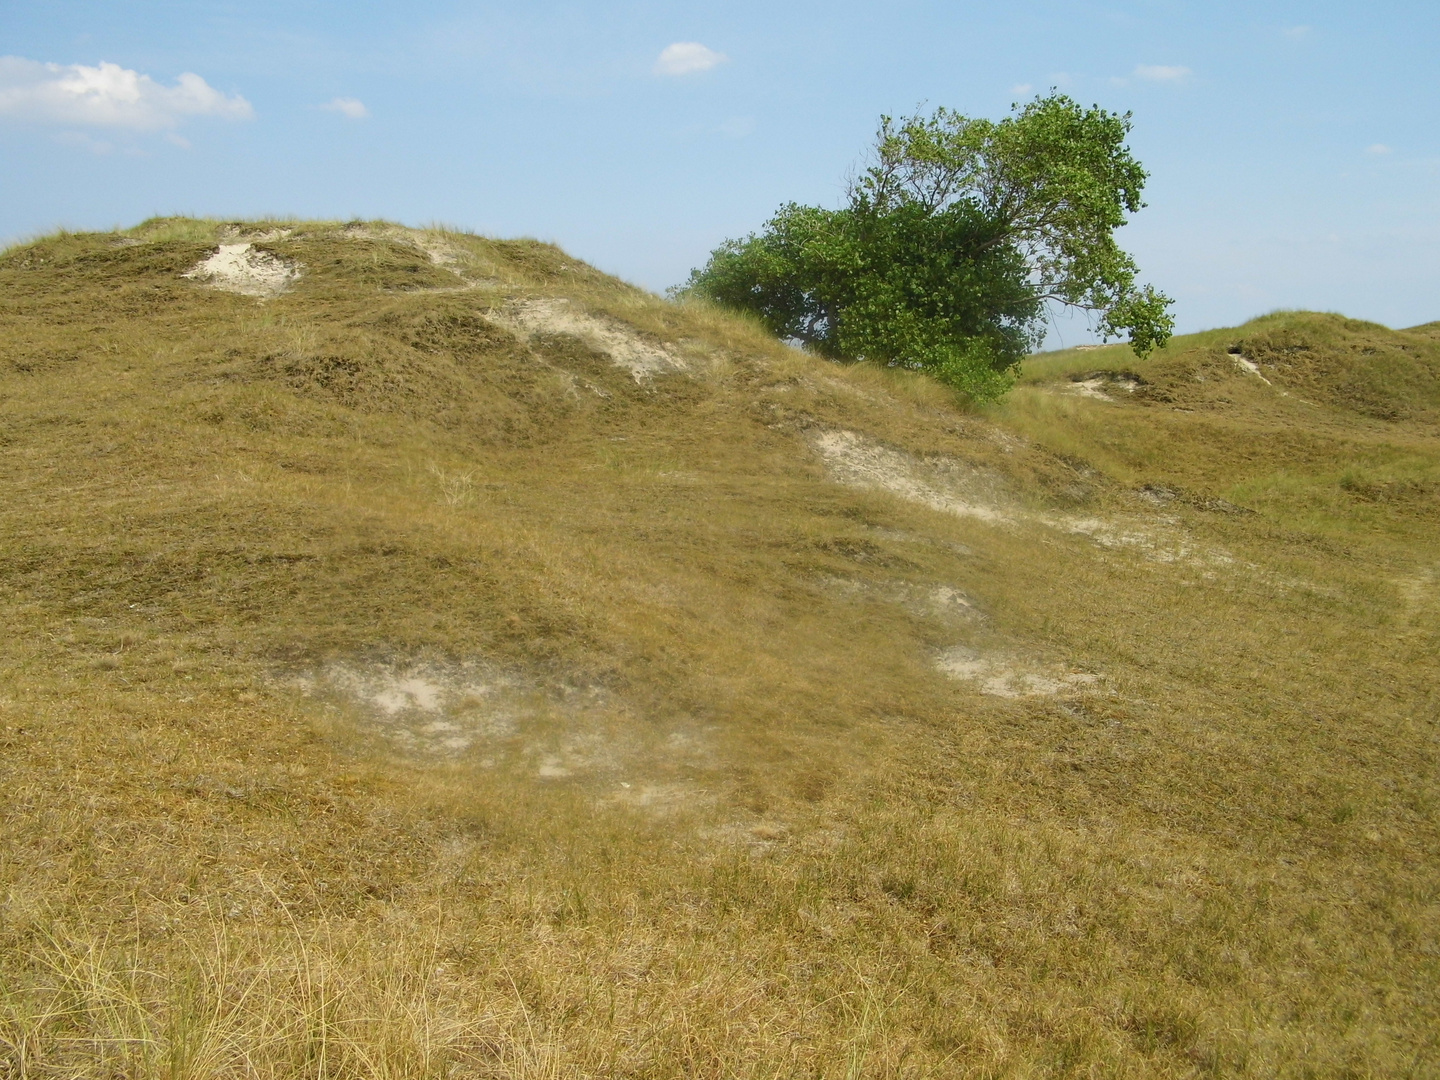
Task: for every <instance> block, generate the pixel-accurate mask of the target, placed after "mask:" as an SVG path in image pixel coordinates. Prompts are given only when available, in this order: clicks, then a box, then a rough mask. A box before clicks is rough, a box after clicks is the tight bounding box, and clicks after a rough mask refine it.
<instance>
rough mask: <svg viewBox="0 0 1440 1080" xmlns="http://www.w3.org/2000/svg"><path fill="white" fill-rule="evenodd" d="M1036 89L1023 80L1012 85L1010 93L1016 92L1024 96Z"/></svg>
mask: <svg viewBox="0 0 1440 1080" xmlns="http://www.w3.org/2000/svg"><path fill="white" fill-rule="evenodd" d="M1034 89H1035V87H1033V86H1031V85H1030V84H1029V83H1028V82H1022V83H1016V84H1015V85H1014V86H1012V87H1010V93H1012V94H1015V95H1017V96H1019V97H1024V96H1025V95H1026V94H1028V93H1030V91H1031V90H1034Z"/></svg>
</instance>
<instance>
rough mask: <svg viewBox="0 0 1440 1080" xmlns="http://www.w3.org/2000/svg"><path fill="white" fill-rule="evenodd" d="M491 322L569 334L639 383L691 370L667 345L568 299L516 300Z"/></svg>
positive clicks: (522, 330)
mask: <svg viewBox="0 0 1440 1080" xmlns="http://www.w3.org/2000/svg"><path fill="white" fill-rule="evenodd" d="M490 318H491V320H492V321H494V322H497V323H499V324H500V325H502V326H505V327H507V328H508V329H511V330H517V331H519V332H520V333H522V334H526V335H534V334H569V335H571V336H573V337H578V338H580V339H581V340H582V341H584V342H585V343H586V344H588V345H590V346H591V347H592V348H594V349H596V350H598V351H600V352H602V353H604V354H605V355H606V356H608V357H610V359H611V360H612V361H613V362H614V363H615V364H616V365H617V366H618V367H622V368H624V369H625V370H627V371H629V372H630V374H631V376H632V377H633V378H634V379H635V381H636V382H637V383H644V382H648V381H649V380H650V379H652V378H654V377H655V376H656V375H670V374H675V373H683V372H686V371H688V369H689V368H688V365H687V364H686V363H685V361H684V360H683V359H681V357H679V356H678V355H676V354H675V352H673V351H672V350H671V349H670V348H669V347H668V346H666V345H663V344H656V343H654V342H650V341H647V340H645V338H643V337H642V336H641V335H640V334H639V333H637V332H636V331H635V330H633V329H631V328H630V327H627V326H625V325H624V324H623V323H620V322H617V321H615V320H612V319H606V318H602V317H600V316H596V315H591V314H590V313H589V312H587V311H584V310H583V309H581V308H578V307H576V306H575V305H574V304H572V303H571V302H570V301H569V300H564V299H549V300H515V301H512V302H511V303H510V304H508V305H507V306H506V307H504V308H503V309H501V310H499V311H495V312H491V314H490Z"/></svg>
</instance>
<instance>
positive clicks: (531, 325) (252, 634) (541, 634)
mask: <svg viewBox="0 0 1440 1080" xmlns="http://www.w3.org/2000/svg"><path fill="white" fill-rule="evenodd" d="M1437 325H1440V324H1428V325H1427V326H1422V327H1416V328H1413V329H1410V330H1406V331H1391V330H1388V329H1386V328H1384V327H1379V326H1376V325H1374V324H1368V323H1361V322H1356V321H1354V320H1349V319H1345V318H1343V317H1340V316H1336V315H1320V314H1314V313H1300V312H1291V313H1277V314H1275V315H1271V316H1266V317H1264V318H1261V319H1258V320H1255V321H1253V322H1251V323H1248V324H1246V325H1244V326H1241V327H1236V328H1232V329H1224V330H1216V331H1210V332H1207V333H1204V334H1198V335H1190V336H1188V337H1180V338H1176V339H1174V340H1173V341H1172V342H1171V343H1170V345H1169V346H1168V347H1167V348H1165V349H1163V350H1159V351H1157V352H1156V353H1154V354H1152V355H1151V356H1150V357H1149V358H1147V359H1146V360H1145V361H1143V362H1142V361H1137V360H1136V359H1135V358H1134V356H1133V355H1132V354H1131V353H1130V352H1129V351H1128V350H1127V349H1124V348H1121V347H1114V348H1102V349H1087V350H1069V351H1064V352H1059V353H1047V354H1043V355H1040V356H1037V357H1033V358H1031V359H1030V360H1029V361H1027V362H1026V365H1025V367H1024V369H1023V372H1022V376H1021V379H1020V383H1019V385H1018V386H1017V387H1016V389H1015V390H1014V392H1013V393H1012V394H1011V395H1010V397H1009V398H1008V399H1007V400H1006V401H1005V402H1003V403H1002V404H1000V405H997V406H994V407H991V408H987V409H984V410H974V409H969V408H966V407H965V406H964V405H963V403H961V402H957V401H956V400H955V398H954V397H953V395H952V394H951V393H950V392H948V391H946V390H945V389H944V388H942V387H940V386H938V385H937V384H935V383H933V382H930V381H928V380H926V379H924V378H922V377H919V376H915V375H911V374H908V373H905V372H900V371H892V370H887V369H880V368H874V367H867V366H865V365H857V366H851V367H842V366H837V365H834V364H831V363H829V362H826V361H823V360H820V359H818V358H815V357H813V356H810V355H808V354H806V353H803V352H799V351H797V350H794V349H790V348H788V347H786V346H784V345H783V344H781V343H779V342H776V341H774V340H773V339H771V338H770V337H769V336H768V335H766V334H765V333H763V332H762V331H761V330H760V329H759V328H758V327H757V326H756V325H754V324H752V323H750V322H747V321H744V320H741V319H738V318H735V317H733V316H731V315H727V314H725V313H724V312H722V311H719V310H717V309H714V308H710V307H706V306H703V305H699V304H674V303H669V302H666V301H664V300H661V299H660V298H657V297H655V296H653V295H650V294H648V293H645V292H643V291H642V290H639V289H636V288H633V287H631V286H628V285H626V284H624V283H622V282H619V281H617V280H615V279H613V278H610V277H607V276H605V275H603V274H601V273H599V272H597V271H596V270H594V269H593V268H591V267H589V266H587V265H585V264H584V263H581V262H579V261H577V260H575V259H572V258H570V257H569V256H567V255H566V254H565V253H563V252H562V251H560V250H559V249H557V248H555V247H553V246H550V245H545V244H541V243H537V242H534V241H527V240H518V241H498V240H491V239H486V238H481V237H476V236H473V235H469V234H464V233H459V232H454V231H446V230H440V229H430V230H411V229H405V228H401V227H399V226H395V225H391V224H387V223H383V222H351V223H338V222H337V223H325V222H287V221H276V222H231V223H224V222H212V221H197V220H189V219H161V220H156V221H152V222H147V223H145V224H143V225H141V226H138V227H136V228H135V229H131V230H127V231H124V232H117V233H107V234H83V235H73V234H61V235H56V236H51V237H46V238H43V239H40V240H37V241H34V242H33V243H29V244H25V245H21V246H18V247H14V248H11V249H10V250H8V251H6V252H4V253H3V255H0V328H3V333H0V482H3V485H4V491H5V492H6V497H5V499H4V500H3V502H0V538H3V539H0V616H3V624H4V625H5V626H6V627H7V628H8V629H9V633H8V634H7V635H6V637H5V639H4V641H3V643H0V745H3V747H4V750H5V753H4V757H3V759H0V785H3V787H0V1073H4V1072H5V1071H6V1069H8V1070H9V1071H10V1072H14V1073H15V1074H16V1075H25V1076H29V1075H34V1076H49V1075H57V1076H58V1075H135V1076H140V1075H147V1076H148V1075H158V1074H161V1073H164V1074H165V1075H168V1076H172V1077H174V1076H202V1075H203V1076H212V1075H230V1074H234V1075H242V1074H243V1075H254V1074H260V1075H273V1076H290V1075H306V1076H312V1075H320V1074H323V1075H327V1076H341V1075H344V1076H374V1075H382V1074H383V1075H387V1076H441V1075H444V1076H555V1075H566V1076H572V1075H573V1076H636V1077H638V1076H653V1077H670V1076H676V1075H697V1076H756V1077H759V1076H777V1075H814V1076H837V1077H838V1076H857V1077H858V1076H895V1077H900V1076H943V1075H973V1076H994V1077H999V1076H1034V1075H1101V1074H1103V1075H1113V1076H1127V1075H1134V1076H1141V1075H1143V1076H1175V1077H1181V1076H1195V1075H1239V1076H1251V1075H1253V1076H1257V1077H1260V1076H1266V1077H1268V1076H1297V1077H1298V1076H1326V1075H1335V1076H1340V1075H1350V1076H1365V1075H1426V1074H1428V1073H1430V1072H1433V1071H1434V1070H1435V1069H1436V1067H1437V1063H1440V1047H1437V1044H1436V1041H1435V1036H1434V1032H1435V1031H1436V1030H1440V1005H1437V1003H1436V1001H1435V999H1434V994H1433V987H1434V986H1435V985H1436V982H1437V978H1440V904H1437V896H1440V870H1437V867H1440V862H1437V857H1440V832H1437V817H1436V815H1437V811H1440V802H1437V797H1440V782H1437V779H1436V777H1437V775H1440V774H1437V770H1436V764H1437V761H1436V749H1437V747H1436V722H1437V719H1440V699H1437V689H1436V688H1437V686H1440V680H1437V674H1440V672H1437V664H1436V661H1435V657H1436V656H1437V655H1440V578H1437V572H1440V529H1437V525H1440V333H1437V331H1436V326H1437Z"/></svg>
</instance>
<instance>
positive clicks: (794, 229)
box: [679, 92, 1173, 400]
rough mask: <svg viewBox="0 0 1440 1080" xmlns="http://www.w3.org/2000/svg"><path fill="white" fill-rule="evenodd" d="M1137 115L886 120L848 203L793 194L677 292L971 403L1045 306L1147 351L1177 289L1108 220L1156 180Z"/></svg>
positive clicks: (1053, 104)
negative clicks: (908, 371)
mask: <svg viewBox="0 0 1440 1080" xmlns="http://www.w3.org/2000/svg"><path fill="white" fill-rule="evenodd" d="M1129 131H1130V114H1129V113H1126V114H1124V115H1118V114H1115V113H1110V112H1106V111H1105V110H1103V109H1100V108H1098V107H1096V108H1091V109H1082V108H1081V107H1080V106H1079V105H1077V104H1076V103H1075V102H1074V101H1072V100H1071V99H1070V98H1068V97H1066V96H1065V95H1063V94H1059V93H1054V92H1052V93H1051V94H1050V95H1049V96H1048V97H1043V98H1037V99H1036V100H1035V101H1033V102H1031V103H1029V104H1028V105H1026V106H1024V107H1023V108H1019V109H1018V110H1017V111H1016V112H1014V113H1013V114H1012V115H1011V116H1009V117H1006V118H1005V119H1003V120H1000V121H998V122H993V121H989V120H977V119H971V118H969V117H965V116H961V115H960V114H958V113H955V112H952V111H950V110H948V109H939V110H937V111H936V112H935V113H934V114H932V115H931V116H929V117H922V116H915V117H909V118H903V119H901V120H900V121H898V122H896V121H894V120H892V119H891V118H890V117H888V116H887V117H883V118H882V120H881V124H880V129H879V132H878V133H877V137H876V143H875V147H874V150H873V154H872V158H871V161H870V163H869V165H868V167H867V168H865V170H864V171H863V172H862V173H861V174H860V175H859V176H858V177H857V178H856V180H855V181H854V182H853V183H852V184H851V185H850V191H849V198H848V201H847V205H846V206H844V207H843V208H842V209H839V210H824V209H821V208H818V207H813V206H799V205H796V204H794V203H791V204H789V205H787V206H784V207H782V208H781V210H780V211H779V213H777V214H776V215H775V217H773V218H772V219H771V220H770V221H769V222H768V223H767V224H766V226H765V228H764V229H763V230H762V231H761V232H760V233H758V234H751V235H750V236H748V237H746V238H745V239H743V240H730V241H727V242H726V243H724V244H722V245H721V246H720V247H719V248H717V249H716V250H715V251H714V252H713V253H712V254H711V256H710V261H709V262H708V263H707V264H706V265H705V266H704V267H701V268H700V269H698V270H695V271H693V272H692V273H691V275H690V279H689V281H688V282H687V283H686V285H685V286H684V287H683V288H682V289H680V290H679V292H680V294H681V295H685V294H690V295H696V296H702V297H706V298H709V299H711V300H714V301H716V302H718V303H720V304H723V305H726V306H728V307H732V308H737V309H740V310H744V311H750V312H753V313H755V314H756V315H758V316H759V317H760V319H761V320H762V321H763V322H764V323H765V324H766V325H767V326H768V327H769V328H770V329H771V330H772V331H774V332H775V333H776V334H778V335H780V336H782V337H786V338H792V339H798V340H799V341H802V342H804V343H805V344H806V345H807V346H808V347H810V348H812V349H813V350H815V351H816V352H818V353H820V354H821V355H824V356H829V357H832V358H834V359H839V360H857V359H867V360H874V361H877V362H880V363H885V364H891V365H897V366H902V367H909V368H917V369H921V370H925V371H928V372H930V373H932V374H933V375H935V376H936V377H938V378H940V379H942V380H943V381H945V382H947V383H949V384H951V385H953V386H955V387H956V388H958V389H960V390H962V391H963V392H965V393H966V394H967V395H969V396H970V397H972V398H974V399H977V400H988V399H993V398H996V397H998V396H1000V395H1001V394H1003V393H1004V392H1005V390H1006V389H1007V388H1008V387H1009V386H1010V384H1011V382H1012V381H1013V377H1014V372H1015V369H1016V368H1017V367H1018V366H1019V363H1020V360H1021V359H1022V358H1023V357H1024V356H1025V355H1026V354H1027V353H1028V352H1030V351H1031V350H1032V349H1033V348H1034V347H1035V346H1037V345H1038V344H1039V342H1040V340H1041V339H1042V338H1043V337H1044V320H1045V314H1046V309H1047V306H1048V305H1050V304H1060V305H1065V306H1069V307H1074V308H1080V309H1083V310H1085V311H1088V312H1090V313H1091V315H1092V318H1093V320H1094V323H1095V326H1096V328H1097V329H1098V330H1099V331H1100V333H1101V334H1102V335H1103V336H1104V337H1105V338H1106V339H1107V340H1108V339H1109V338H1111V337H1120V336H1123V335H1126V334H1128V336H1129V339H1130V343H1131V345H1132V347H1133V348H1134V350H1135V352H1136V354H1137V355H1140V356H1144V355H1145V354H1146V353H1147V352H1149V351H1150V350H1151V349H1152V348H1155V347H1157V346H1160V345H1163V344H1164V343H1165V342H1166V341H1167V340H1168V339H1169V336H1170V332H1171V329H1172V326H1173V320H1172V319H1171V318H1170V315H1169V313H1168V310H1167V309H1168V306H1169V304H1170V300H1169V299H1168V298H1167V297H1166V296H1164V295H1163V294H1161V293H1158V292H1156V291H1155V290H1154V289H1152V288H1150V287H1149V286H1145V287H1141V286H1139V285H1137V283H1136V280H1135V277H1136V266H1135V262H1134V260H1133V259H1131V258H1130V256H1129V255H1127V254H1126V253H1125V252H1124V251H1122V250H1121V249H1120V247H1119V246H1118V245H1117V244H1116V243H1115V238H1114V233H1115V230H1116V229H1118V228H1119V227H1120V226H1122V225H1124V224H1125V221H1126V215H1127V214H1131V213H1134V212H1135V211H1137V210H1139V209H1140V207H1141V206H1143V205H1144V204H1143V203H1142V202H1141V201H1140V191H1141V189H1142V187H1143V186H1144V183H1145V178H1146V174H1145V171H1144V169H1142V168H1141V166H1140V164H1139V162H1137V161H1136V160H1135V159H1134V157H1132V156H1131V154H1130V150H1129V148H1128V147H1127V146H1125V144H1124V142H1125V137H1126V135H1127V134H1128V133H1129Z"/></svg>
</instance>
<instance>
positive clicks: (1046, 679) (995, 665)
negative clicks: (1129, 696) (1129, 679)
mask: <svg viewBox="0 0 1440 1080" xmlns="http://www.w3.org/2000/svg"><path fill="white" fill-rule="evenodd" d="M935 666H936V668H938V669H939V670H940V671H942V672H944V673H945V674H946V675H949V676H950V677H951V678H952V679H957V680H959V681H961V682H970V683H974V684H975V685H976V687H977V689H979V691H980V692H981V693H982V694H988V695H990V696H991V697H1003V698H1022V697H1055V696H1057V695H1060V694H1066V693H1077V692H1081V691H1083V690H1085V689H1086V688H1089V687H1094V686H1096V684H1098V683H1099V682H1100V676H1098V675H1092V674H1090V673H1088V672H1082V671H1066V670H1064V669H1063V668H1060V667H1048V668H1043V669H1037V668H1036V667H1035V666H1034V665H1026V664H1024V663H1022V662H1021V661H1018V660H1015V659H1010V658H1004V657H997V656H985V655H983V654H981V653H978V652H976V651H974V650H973V649H968V648H966V647H965V646H963V645H957V646H955V647H953V648H950V649H946V650H944V651H943V652H941V653H940V654H939V655H938V656H937V657H936V658H935Z"/></svg>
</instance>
